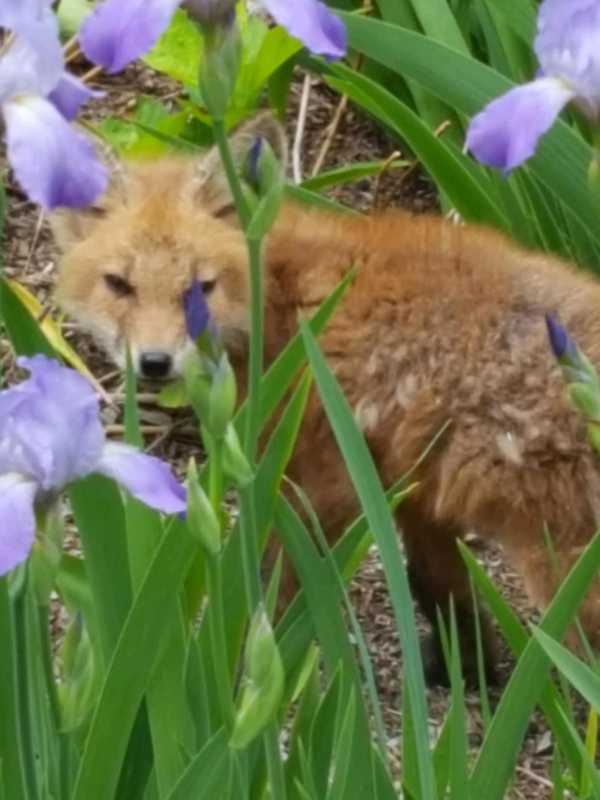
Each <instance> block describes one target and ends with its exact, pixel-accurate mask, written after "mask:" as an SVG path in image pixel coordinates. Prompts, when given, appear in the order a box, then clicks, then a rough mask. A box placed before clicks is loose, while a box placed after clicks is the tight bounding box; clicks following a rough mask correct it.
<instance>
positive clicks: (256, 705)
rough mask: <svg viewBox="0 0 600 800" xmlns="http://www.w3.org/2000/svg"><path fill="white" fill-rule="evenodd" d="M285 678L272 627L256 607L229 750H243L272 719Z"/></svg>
mask: <svg viewBox="0 0 600 800" xmlns="http://www.w3.org/2000/svg"><path fill="white" fill-rule="evenodd" d="M284 677H285V676H284V670H283V663H282V661H281V656H280V654H279V650H278V648H277V643H276V642H275V635H274V633H273V629H272V627H271V623H270V622H269V618H268V616H267V613H266V611H265V609H264V606H259V607H258V608H257V609H256V612H255V614H254V618H253V620H252V623H251V625H250V630H249V632H248V640H247V642H246V653H245V671H244V679H245V681H246V685H245V686H244V689H243V692H242V698H241V702H240V705H239V709H238V712H237V714H236V718H235V722H234V728H233V733H232V735H231V740H230V745H231V747H233V748H243V747H246V746H247V745H248V744H250V742H251V741H252V740H253V739H254V738H255V737H256V736H258V734H259V733H260V732H261V731H262V730H263V728H264V727H265V725H267V724H268V722H269V721H270V720H271V719H272V718H273V717H274V716H275V714H276V713H277V711H278V709H279V705H280V703H281V698H282V695H283V688H284Z"/></svg>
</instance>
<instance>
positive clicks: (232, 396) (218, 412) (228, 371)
mask: <svg viewBox="0 0 600 800" xmlns="http://www.w3.org/2000/svg"><path fill="white" fill-rule="evenodd" d="M236 401H237V385H236V382H235V375H234V374H233V369H232V368H231V364H230V363H229V359H228V358H227V353H223V354H222V355H221V358H220V359H219V363H218V364H217V366H216V369H215V370H214V372H213V374H212V382H211V387H210V396H209V399H208V418H207V419H206V420H203V423H204V424H205V425H206V427H207V429H208V430H209V431H210V432H211V433H212V434H213V436H218V437H221V436H223V434H224V433H225V429H226V428H227V426H228V425H229V423H230V422H231V418H232V417H233V413H234V411H235V404H236Z"/></svg>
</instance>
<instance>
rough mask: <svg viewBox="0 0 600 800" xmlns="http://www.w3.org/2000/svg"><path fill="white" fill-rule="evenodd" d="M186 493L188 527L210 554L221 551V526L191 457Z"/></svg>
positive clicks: (214, 554) (213, 554)
mask: <svg viewBox="0 0 600 800" xmlns="http://www.w3.org/2000/svg"><path fill="white" fill-rule="evenodd" d="M187 493H188V494H187V504H188V508H187V523H188V529H189V531H190V533H191V534H192V536H194V537H195V538H196V539H197V540H198V541H199V542H200V544H201V545H202V546H203V547H204V548H205V549H206V550H207V551H208V552H209V553H210V555H211V556H216V555H217V554H218V553H219V552H220V551H221V526H220V524H219V520H218V518H217V515H216V513H215V510H214V508H213V507H212V505H211V503H210V500H209V499H208V497H207V495H206V492H205V491H204V489H203V488H202V486H201V485H200V482H199V480H198V470H197V468H196V462H195V461H194V459H193V458H192V459H190V464H189V467H188V473H187Z"/></svg>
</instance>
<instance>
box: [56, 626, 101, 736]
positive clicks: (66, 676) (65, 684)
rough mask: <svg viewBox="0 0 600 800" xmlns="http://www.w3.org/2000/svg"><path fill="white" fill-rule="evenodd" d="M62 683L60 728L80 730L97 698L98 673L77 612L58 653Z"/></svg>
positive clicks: (60, 687) (59, 689)
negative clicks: (60, 662)
mask: <svg viewBox="0 0 600 800" xmlns="http://www.w3.org/2000/svg"><path fill="white" fill-rule="evenodd" d="M60 655H61V661H62V680H61V681H60V683H59V684H58V694H59V699H60V703H61V724H62V727H63V730H64V731H65V732H70V731H73V730H75V729H77V728H78V727H80V726H81V725H82V724H83V723H84V722H85V720H86V718H87V717H88V715H89V714H90V712H91V710H92V707H93V706H94V704H95V702H96V700H97V697H96V693H97V689H98V678H99V676H98V672H97V669H96V662H95V658H94V649H93V647H92V645H91V643H90V639H89V636H88V632H87V630H86V627H85V625H84V624H83V619H82V616H81V613H80V612H77V614H75V616H74V617H73V620H72V622H71V624H70V625H69V627H68V629H67V632H66V634H65V638H64V640H63V643H62V646H61V649H60Z"/></svg>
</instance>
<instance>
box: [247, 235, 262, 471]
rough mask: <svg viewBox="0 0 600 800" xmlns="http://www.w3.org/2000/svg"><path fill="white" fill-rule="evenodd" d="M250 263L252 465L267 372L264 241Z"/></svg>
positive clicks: (253, 249)
mask: <svg viewBox="0 0 600 800" xmlns="http://www.w3.org/2000/svg"><path fill="white" fill-rule="evenodd" d="M247 244H248V256H249V261H250V308H251V322H250V326H251V327H250V359H249V367H248V369H249V375H248V414H247V416H246V430H245V436H244V450H245V452H246V457H247V458H248V460H249V461H250V462H251V463H254V461H255V458H256V445H257V441H258V415H259V410H260V379H261V375H262V370H263V339H264V323H263V316H264V298H263V274H262V242H261V241H260V240H258V241H257V240H253V239H249V240H248V242H247Z"/></svg>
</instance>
